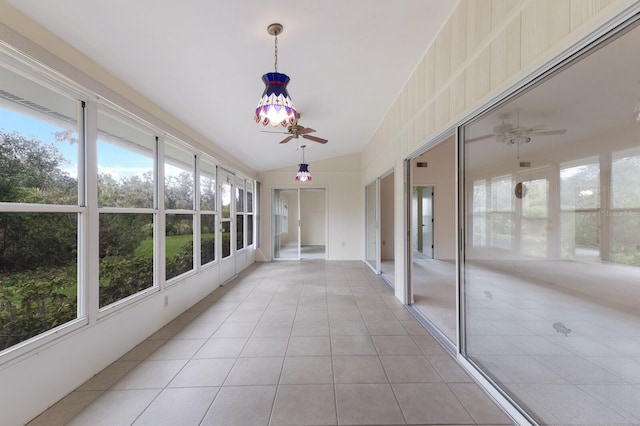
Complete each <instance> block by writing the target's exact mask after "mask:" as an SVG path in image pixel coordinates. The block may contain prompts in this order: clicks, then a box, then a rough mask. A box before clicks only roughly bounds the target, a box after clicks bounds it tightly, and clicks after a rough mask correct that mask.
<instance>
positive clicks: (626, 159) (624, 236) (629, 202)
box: [603, 148, 640, 266]
mask: <svg viewBox="0 0 640 426" xmlns="http://www.w3.org/2000/svg"><path fill="white" fill-rule="evenodd" d="M638 188H640V150H638V149H637V148H636V149H631V150H625V151H619V152H614V153H613V155H612V164H611V209H609V210H606V211H604V212H603V214H604V215H606V216H607V218H608V219H609V220H610V223H611V260H613V261H614V262H616V263H623V264H626V265H634V266H640V244H638V235H640V192H639V191H638Z"/></svg>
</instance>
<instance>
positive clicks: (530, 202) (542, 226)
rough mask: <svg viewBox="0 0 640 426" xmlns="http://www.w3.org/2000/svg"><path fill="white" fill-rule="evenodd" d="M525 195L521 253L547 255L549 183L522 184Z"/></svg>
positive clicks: (521, 227) (521, 218) (538, 180)
mask: <svg viewBox="0 0 640 426" xmlns="http://www.w3.org/2000/svg"><path fill="white" fill-rule="evenodd" d="M522 184H523V185H524V188H526V189H524V191H525V194H526V195H524V196H523V197H522V198H521V199H520V201H521V203H522V204H521V206H522V208H521V215H520V253H522V254H526V255H528V256H538V257H545V256H546V255H547V227H548V215H549V212H548V210H549V206H548V200H549V194H548V192H549V182H548V180H547V179H531V180H529V181H526V182H522Z"/></svg>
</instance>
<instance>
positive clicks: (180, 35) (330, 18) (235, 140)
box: [5, 0, 457, 171]
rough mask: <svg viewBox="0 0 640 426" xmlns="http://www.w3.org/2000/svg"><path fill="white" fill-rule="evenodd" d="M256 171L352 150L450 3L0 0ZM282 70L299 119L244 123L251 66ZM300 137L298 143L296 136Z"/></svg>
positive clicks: (255, 95) (258, 84) (253, 93)
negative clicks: (274, 30) (289, 126)
mask: <svg viewBox="0 0 640 426" xmlns="http://www.w3.org/2000/svg"><path fill="white" fill-rule="evenodd" d="M5 1H6V2H7V3H10V4H11V5H12V6H14V7H15V8H17V9H18V10H20V11H21V12H22V13H24V14H26V15H27V16H29V17H30V18H31V19H33V20H34V21H36V22H37V23H39V24H40V25H42V26H44V27H45V28H46V29H47V30H49V31H50V32H52V33H53V34H55V35H56V36H58V37H59V38H61V39H62V40H64V41H65V42H66V43H68V44H69V45H71V46H72V47H74V48H75V49H77V50H78V51H80V52H81V53H83V54H84V55H86V56H87V57H89V58H90V59H91V60H93V61H94V62H96V63H98V64H99V65H100V66H102V67H103V68H105V69H106V70H107V71H108V72H109V73H111V74H112V75H114V76H115V77H117V78H119V79H120V80H122V81H124V82H125V83H127V84H128V85H129V86H131V87H133V88H135V90H137V91H138V92H140V93H141V94H142V95H144V96H146V97H147V98H149V99H150V100H151V101H153V102H154V103H156V104H157V105H159V106H160V107H161V108H163V109H164V110H166V111H167V112H169V113H170V114H172V115H173V116H175V117H176V118H178V119H179V120H181V121H182V122H183V123H185V124H186V125H188V126H189V127H191V128H192V129H194V130H195V131H197V132H198V133H200V134H201V135H203V136H204V137H205V138H207V139H208V140H210V141H212V142H213V143H214V144H216V145H218V146H219V147H221V148H223V149H224V150H226V151H228V152H229V153H231V154H232V155H234V156H236V157H237V158H239V159H240V160H241V161H243V162H244V164H246V165H247V166H248V167H250V168H252V169H254V170H256V171H264V170H272V169H276V168H281V167H286V166H289V165H294V164H296V163H298V162H299V161H300V153H299V152H297V149H296V148H297V144H302V143H305V144H306V145H307V146H308V148H307V150H306V159H307V161H308V162H313V161H314V160H320V159H327V158H333V157H337V156H341V155H346V154H350V153H354V152H359V151H361V150H362V149H363V148H364V147H365V146H366V144H367V143H368V142H369V140H370V138H371V136H372V135H373V134H374V132H375V131H376V128H377V126H378V125H379V124H380V122H381V121H382V119H383V117H384V115H385V113H386V111H387V110H388V108H389V107H390V105H391V104H392V102H393V100H394V99H395V97H396V96H397V95H398V93H399V92H400V90H401V89H402V87H403V85H404V83H405V82H406V81H407V79H408V78H409V75H410V74H411V72H412V71H413V70H414V68H415V67H416V66H417V64H418V63H419V61H420V60H421V58H422V56H423V55H424V53H425V52H426V50H427V48H428V47H429V46H430V45H431V43H432V42H433V40H434V37H435V35H436V34H437V33H438V32H439V30H440V29H441V28H442V26H443V25H444V23H445V22H446V20H447V19H448V17H449V15H450V14H451V13H452V11H453V9H454V8H455V5H456V4H457V1H453V0H451V1H450V0H305V1H299V0H272V1H269V2H264V1H256V0H241V1H220V0H215V1H214V0H211V1H204V0H183V1H175V0H136V1H130V0H92V1H85V0H47V1H46V2H43V1H41V0H5ZM274 22H278V23H281V24H282V25H283V26H284V31H283V32H282V34H281V35H280V36H279V37H278V51H279V53H278V71H279V72H282V73H285V74H287V75H289V77H290V78H291V82H290V84H289V86H288V89H289V93H290V94H291V97H292V99H293V102H294V103H295V106H296V108H297V109H298V112H299V113H300V114H301V118H300V124H301V125H303V126H305V127H311V128H313V129H315V130H317V132H316V133H313V135H316V136H318V137H321V138H325V139H328V140H329V143H327V144H326V145H321V144H317V143H315V142H309V141H307V140H304V139H298V140H295V139H294V140H292V141H291V142H289V143H287V144H279V142H280V141H281V140H282V139H283V138H284V137H285V136H286V135H284V134H269V133H264V132H262V131H263V130H265V131H274V130H275V131H286V129H285V128H282V127H278V128H272V127H271V126H268V127H267V128H265V127H263V126H262V125H261V124H257V123H256V122H255V120H254V111H255V107H256V105H257V102H258V99H259V98H260V95H261V94H262V91H263V90H264V84H263V83H262V81H261V77H262V74H264V73H266V72H272V71H273V70H274V37H273V36H271V35H269V34H268V33H267V26H268V25H269V24H271V23H274ZM303 141H304V142H303Z"/></svg>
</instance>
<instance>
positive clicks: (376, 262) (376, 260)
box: [364, 176, 382, 274]
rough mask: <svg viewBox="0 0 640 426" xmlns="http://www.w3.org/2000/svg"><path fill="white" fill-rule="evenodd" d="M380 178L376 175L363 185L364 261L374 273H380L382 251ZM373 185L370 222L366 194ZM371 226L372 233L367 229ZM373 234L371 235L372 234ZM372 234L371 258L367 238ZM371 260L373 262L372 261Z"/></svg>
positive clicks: (367, 194)
mask: <svg viewBox="0 0 640 426" xmlns="http://www.w3.org/2000/svg"><path fill="white" fill-rule="evenodd" d="M380 180H381V177H380V176H378V177H377V178H376V179H375V180H374V181H373V182H370V183H369V184H368V185H365V187H364V198H365V201H364V204H365V215H364V222H365V225H364V226H365V234H364V235H365V243H364V244H365V248H364V263H366V264H367V265H368V266H369V267H370V268H371V269H372V270H373V272H375V273H376V274H380V264H381V263H382V259H381V257H382V251H381V250H380ZM371 185H374V188H373V189H374V193H375V195H374V196H375V198H374V200H373V209H374V212H373V216H374V217H373V218H371V219H373V224H372V223H371V219H370V212H369V200H368V196H369V191H368V188H369V187H370V186H371ZM371 225H372V226H373V227H374V229H373V233H371V232H370V230H369V226H371ZM372 234H373V235H372ZM371 236H373V240H374V241H373V243H374V247H373V251H374V255H373V256H372V259H369V244H370V243H371V241H369V238H370V237H371ZM370 261H373V264H372V262H370Z"/></svg>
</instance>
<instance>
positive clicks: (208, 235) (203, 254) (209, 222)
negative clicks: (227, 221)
mask: <svg viewBox="0 0 640 426" xmlns="http://www.w3.org/2000/svg"><path fill="white" fill-rule="evenodd" d="M215 238H216V215H214V214H202V215H200V264H201V265H205V264H207V263H209V262H213V261H214V260H216V240H215Z"/></svg>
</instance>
